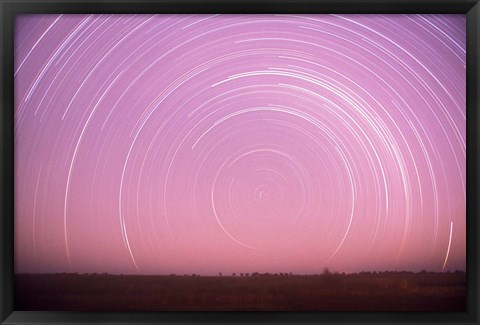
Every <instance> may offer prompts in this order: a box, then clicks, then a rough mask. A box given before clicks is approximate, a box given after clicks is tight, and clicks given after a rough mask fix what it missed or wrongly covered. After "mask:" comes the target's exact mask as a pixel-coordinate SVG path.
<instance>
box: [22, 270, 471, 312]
mask: <svg viewBox="0 0 480 325" xmlns="http://www.w3.org/2000/svg"><path fill="white" fill-rule="evenodd" d="M465 293H466V275H465V273H464V272H462V271H456V272H446V273H434V272H427V271H421V272H416V273H413V272H391V271H385V272H359V273H352V274H344V273H342V274H340V273H338V272H331V271H330V270H328V269H325V270H323V272H322V273H321V274H315V275H296V274H293V273H274V274H271V273H258V272H252V273H235V274H230V275H221V274H220V273H219V275H218V276H199V275H197V274H182V275H175V274H170V275H162V276H140V275H110V274H106V273H104V274H65V273H62V274H20V275H16V277H15V309H16V310H56V311H62V310H77V311H123V310H125V311H170V310H183V311H185V310H210V311H219V310H265V311H268V310H269V311H295V310H303V311H349V310H351V311H354V310H355V311H360V310H369V311H462V310H465V306H466V296H465Z"/></svg>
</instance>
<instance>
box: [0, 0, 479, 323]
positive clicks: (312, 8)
mask: <svg viewBox="0 0 480 325" xmlns="http://www.w3.org/2000/svg"><path fill="white" fill-rule="evenodd" d="M28 13H37V14H54V13H56V14H58V13H63V14H67V13H71V14H75V13H76V14H86V13H150V14H151V13H209V14H212V13H236V14H252V13H372V14H375V13H377V14H379V13H422V14H428V13H432V14H433V13H457V14H458V13H462V14H466V15H467V64H466V66H467V260H466V275H467V284H468V288H467V311H466V312H451V313H446V312H345V313H343V312H148V313H127V312H122V313H88V312H82V313H80V312H34V311H29V312H26V311H17V310H15V306H14V299H13V296H14V291H13V290H14V288H13V279H14V258H13V246H14V238H13V237H14V233H13V227H14V197H13V196H14V191H13V189H14V177H13V175H14V173H13V170H14V155H13V152H14V146H13V131H14V128H13V121H14V119H13V117H14V108H13V98H14V96H13V69H14V64H13V60H14V58H13V57H14V55H13V54H14V53H13V48H14V46H13V39H14V37H13V31H14V28H13V24H14V17H15V15H17V14H28ZM0 17H1V25H0V34H1V37H0V39H1V53H2V54H1V65H0V71H1V78H2V79H1V80H2V81H1V87H0V98H1V110H0V116H1V117H0V121H1V123H0V133H1V135H0V157H1V159H0V168H1V173H0V186H1V196H0V209H1V218H0V233H1V248H0V251H1V253H0V256H1V267H0V321H1V324H2V325H3V324H5V325H7V324H26V323H29V324H47V323H48V324H73V323H79V324H94V323H95V324H97V323H98V324H100V323H122V324H137V323H142V324H148V323H152V324H153V323H172V324H174V323H182V324H190V323H191V324H194V323H195V324H199V323H200V324H206V323H252V324H253V323H282V324H294V323H295V324H306V323H322V324H323V323H326V324H372V323H376V324H387V323H391V324H402V323H403V324H462V325H465V324H480V322H479V311H478V309H479V307H478V306H479V304H480V299H479V295H480V286H479V281H478V278H479V270H480V267H479V266H480V265H479V261H480V259H479V254H480V253H479V251H480V250H479V247H480V246H479V240H478V237H479V236H480V228H479V222H478V218H479V217H480V215H479V210H478V207H479V203H478V200H479V197H478V184H479V173H478V169H479V165H478V163H479V156H480V147H479V141H478V140H479V138H480V120H479V114H478V110H479V108H480V105H479V94H480V87H479V61H480V59H479V58H480V55H479V54H480V42H479V41H480V36H479V31H480V21H479V19H480V4H479V3H478V0H432V1H429V0H367V1H365V0H299V1H295V0H243V1H240V0H239V1H233V0H230V1H228V0H203V1H202V0H137V1H135V0H117V1H114V0H83V1H79V0H71V1H68V0H0Z"/></svg>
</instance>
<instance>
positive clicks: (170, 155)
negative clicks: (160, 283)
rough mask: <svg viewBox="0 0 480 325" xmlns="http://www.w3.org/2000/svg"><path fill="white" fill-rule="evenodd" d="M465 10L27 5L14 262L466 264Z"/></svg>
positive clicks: (243, 268) (163, 269) (18, 50)
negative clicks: (138, 10)
mask: <svg viewBox="0 0 480 325" xmlns="http://www.w3.org/2000/svg"><path fill="white" fill-rule="evenodd" d="M465 35H466V17H465V15H22V16H18V17H17V19H16V30H15V67H14V70H15V267H16V272H17V273H23V272H79V273H93V272H97V273H101V272H102V273H103V272H108V273H114V274H117V273H123V274H170V273H176V274H184V273H186V274H192V273H196V274H203V275H216V274H218V273H219V272H222V273H223V274H231V273H232V272H236V273H240V272H271V273H276V272H278V273H279V272H293V273H302V274H304V273H321V272H322V270H323V268H324V267H329V268H330V269H332V270H334V271H339V272H358V271H373V270H407V271H419V270H421V269H426V270H431V271H438V272H440V271H447V270H457V269H460V270H465V252H466V248H465V242H466V239H465V236H466V234H465V224H466V217H465V215H466V203H465V182H466V177H465V174H466V171H465V170H466V168H465V164H466V162H465V157H466V147H465V128H466V120H465V119H466V104H465V97H466V81H465V80H466V77H465V76H466V69H465V60H466V58H465V49H466V46H465V42H466V40H465Z"/></svg>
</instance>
